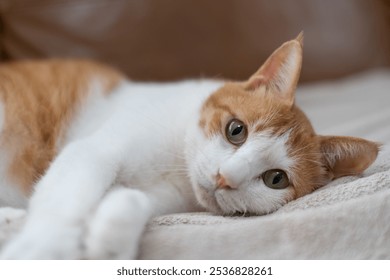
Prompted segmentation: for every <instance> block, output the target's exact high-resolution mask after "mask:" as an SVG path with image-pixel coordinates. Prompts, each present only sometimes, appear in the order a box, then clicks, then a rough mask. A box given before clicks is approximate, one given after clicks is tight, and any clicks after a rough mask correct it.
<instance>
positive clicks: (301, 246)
mask: <svg viewBox="0 0 390 280" xmlns="http://www.w3.org/2000/svg"><path fill="white" fill-rule="evenodd" d="M389 89H390V71H389V70H385V69H383V70H376V71H373V72H368V73H362V74H359V75H356V76H353V77H349V78H345V79H342V80H337V81H332V82H322V83H317V84H311V85H304V86H302V87H300V88H299V89H298V92H297V101H296V102H297V104H298V105H299V106H300V107H301V108H302V109H303V111H305V112H306V113H307V115H308V117H309V118H310V120H311V121H312V122H313V125H314V127H315V128H316V130H317V132H318V133H319V134H324V135H349V136H357V137H364V138H367V139H369V140H373V141H377V142H381V143H383V146H382V148H381V151H380V154H379V156H378V159H377V160H376V161H375V163H374V164H373V165H372V166H371V167H370V168H369V169H367V170H366V171H365V172H364V173H363V174H362V175H361V176H350V177H343V178H339V179H337V180H335V181H333V182H331V183H330V184H328V185H326V186H324V187H322V188H320V189H318V190H316V191H315V192H313V193H311V194H309V195H306V196H304V197H301V198H299V199H297V200H294V201H291V202H290V203H288V204H286V205H285V206H284V207H282V208H280V209H279V210H278V211H276V212H274V213H272V214H269V215H264V216H252V217H240V216H233V217H222V216H217V215H213V214H211V213H207V212H203V213H181V214H173V215H166V216H160V217H157V218H155V219H153V220H152V221H151V222H150V223H149V224H148V226H147V228H146V230H145V233H144V235H143V238H142V240H141V244H140V251H139V252H140V253H139V258H140V259H390V223H389V221H390V109H389V107H390V106H389V105H390V92H389ZM24 216H25V212H24V211H23V210H20V211H9V209H6V208H5V209H0V247H1V245H2V244H4V242H5V241H6V240H8V239H9V238H10V237H12V236H13V235H14V234H15V232H16V231H17V229H18V228H20V226H21V225H22V224H23V221H24Z"/></svg>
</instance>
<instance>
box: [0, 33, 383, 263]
mask: <svg viewBox="0 0 390 280" xmlns="http://www.w3.org/2000/svg"><path fill="white" fill-rule="evenodd" d="M302 49H303V35H302V34H300V35H299V36H298V37H297V38H295V39H293V40H291V41H288V42H286V43H284V44H283V45H282V46H280V47H279V48H278V49H277V50H275V51H274V52H273V53H272V55H271V56H270V57H269V58H268V59H267V60H266V61H265V63H264V64H263V65H262V66H261V67H260V69H259V70H258V71H257V72H255V73H254V74H253V75H252V76H251V77H249V79H248V80H246V81H214V80H201V81H182V82H177V83H166V84H161V83H156V84H154V83H135V82H132V81H130V80H127V79H126V78H125V77H124V76H123V75H122V74H121V73H119V72H117V71H116V70H114V69H111V68H109V67H107V66H104V65H101V64H98V63H97V62H91V61H72V60H55V59H54V60H47V61H25V62H11V63H8V64H3V65H2V66H0V94H1V107H0V109H1V110H0V111H1V115H0V116H1V119H0V121H1V122H0V128H1V157H0V162H1V164H0V168H1V176H2V177H1V178H2V180H1V183H0V203H1V206H2V207H5V206H11V207H16V208H18V207H19V208H23V207H27V209H28V211H27V212H28V214H27V218H26V222H25V224H24V226H23V228H22V229H21V230H20V232H19V233H18V234H17V235H16V236H15V237H14V238H13V239H12V240H11V241H10V242H9V243H8V244H6V246H5V247H4V248H3V250H2V252H1V258H3V259H83V258H87V259H128V258H136V257H137V250H138V243H139V240H140V238H141V235H142V232H143V230H144V228H145V225H146V223H147V222H148V221H149V220H150V219H151V218H152V217H154V216H156V215H163V214H169V213H177V212H190V211H204V210H206V211H210V212H213V213H216V214H221V215H234V214H237V213H240V214H254V215H263V214H267V213H271V212H273V211H275V210H277V209H278V208H280V207H281V206H283V205H284V204H286V203H287V202H289V201H291V200H293V199H296V198H299V197H301V196H304V195H306V194H309V193H311V192H313V191H314V190H315V189H317V188H319V187H321V186H323V185H325V184H326V183H328V182H329V181H331V180H333V179H335V178H338V177H341V176H346V175H358V174H360V173H362V172H363V171H364V170H365V169H366V168H367V167H368V166H370V165H371V164H372V163H373V162H374V160H375V159H376V157H377V154H378V150H379V145H378V144H377V143H374V142H371V141H368V140H364V139H360V138H353V137H343V136H320V135H317V134H316V133H315V132H314V129H313V127H312V125H311V123H310V121H309V120H308V118H307V117H306V116H305V114H304V113H303V112H302V111H301V110H300V109H299V108H298V107H297V106H296V105H295V102H294V96H295V89H296V86H297V83H298V79H299V75H300V71H301V65H302Z"/></svg>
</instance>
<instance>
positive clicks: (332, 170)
mask: <svg viewBox="0 0 390 280" xmlns="http://www.w3.org/2000/svg"><path fill="white" fill-rule="evenodd" d="M302 39H303V38H302V35H301V34H300V35H299V36H298V37H297V38H296V39H295V40H292V41H289V42H286V43H284V44H283V45H282V46H281V47H280V48H278V49H277V50H276V51H275V52H274V53H273V54H272V55H271V56H270V57H269V58H268V60H267V61H266V62H265V63H264V64H263V65H262V66H261V68H260V69H259V70H258V71H257V72H256V73H255V74H253V75H252V76H251V77H250V78H249V79H248V80H247V81H244V82H227V83H225V84H224V85H223V86H222V87H221V88H220V89H218V90H217V91H216V92H215V93H213V94H212V95H211V96H210V97H209V98H208V99H207V100H206V101H205V102H204V104H203V107H202V110H201V115H200V120H199V123H198V126H197V128H196V129H195V131H193V133H191V139H190V140H188V141H187V160H188V165H189V174H190V178H191V181H192V185H193V188H194V191H195V194H196V197H197V199H198V201H199V202H200V204H201V205H202V206H204V207H205V208H206V209H208V210H210V211H214V212H217V213H223V214H234V213H253V214H265V213H270V212H272V211H275V210H276V209H278V208H280V207H281V206H283V205H284V204H285V203H287V202H288V201H290V200H292V199H295V198H298V197H301V196H303V195H305V194H308V193H310V192H312V191H313V190H315V189H317V188H319V187H321V186H323V185H324V184H326V183H328V182H329V181H330V180H332V179H335V178H338V177H341V176H346V175H356V174H360V173H361V172H363V171H364V170H365V169H366V168H367V167H368V166H370V165H371V163H372V162H373V161H374V160H375V159H376V157H377V154H378V145H377V144H376V143H373V142H370V141H366V140H363V139H358V138H352V137H331V136H329V137H328V136H319V135H316V134H315V132H314V130H313V128H312V126H311V124H310V121H309V120H308V119H307V118H306V116H305V115H304V113H303V112H302V111H301V110H299V109H298V108H297V107H296V105H295V104H294V95H295V88H296V86H297V82H298V79H299V74H300V70H301V64H302Z"/></svg>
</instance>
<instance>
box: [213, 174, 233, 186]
mask: <svg viewBox="0 0 390 280" xmlns="http://www.w3.org/2000/svg"><path fill="white" fill-rule="evenodd" d="M217 188H219V189H236V186H234V185H232V184H230V183H229V182H228V181H227V180H226V179H225V177H223V176H222V175H221V174H219V173H218V174H217Z"/></svg>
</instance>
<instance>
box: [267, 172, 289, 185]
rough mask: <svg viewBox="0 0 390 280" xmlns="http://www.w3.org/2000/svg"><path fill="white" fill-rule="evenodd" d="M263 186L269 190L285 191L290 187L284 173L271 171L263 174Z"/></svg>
mask: <svg viewBox="0 0 390 280" xmlns="http://www.w3.org/2000/svg"><path fill="white" fill-rule="evenodd" d="M263 181H264V184H265V185H266V186H267V187H269V188H271V189H285V188H287V187H288V186H289V185H290V182H289V180H288V177H287V174H286V172H284V171H283V170H280V169H271V170H268V171H266V172H264V173H263Z"/></svg>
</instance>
